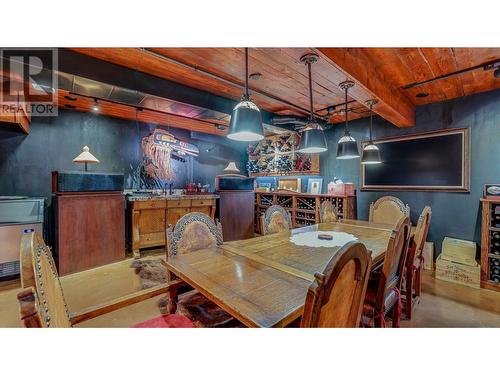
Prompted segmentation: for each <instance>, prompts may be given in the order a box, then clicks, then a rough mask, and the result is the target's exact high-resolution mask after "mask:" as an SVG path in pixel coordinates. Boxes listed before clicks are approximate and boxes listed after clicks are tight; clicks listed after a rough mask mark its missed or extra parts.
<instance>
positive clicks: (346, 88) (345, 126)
mask: <svg viewBox="0 0 500 375" xmlns="http://www.w3.org/2000/svg"><path fill="white" fill-rule="evenodd" d="M347 90H349V87H348V86H347V85H346V87H345V124H344V132H345V133H346V134H347V133H348V132H349V130H348V128H347V109H348V103H347Z"/></svg>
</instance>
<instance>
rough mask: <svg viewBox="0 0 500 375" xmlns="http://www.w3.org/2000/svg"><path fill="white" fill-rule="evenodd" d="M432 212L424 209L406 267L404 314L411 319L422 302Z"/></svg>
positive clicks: (409, 249) (412, 241)
mask: <svg viewBox="0 0 500 375" xmlns="http://www.w3.org/2000/svg"><path fill="white" fill-rule="evenodd" d="M431 217H432V210H431V208H430V207H429V206H426V207H424V209H423V210H422V213H421V214H420V217H419V219H418V223H417V226H416V228H415V234H414V235H413V238H412V239H411V241H410V246H409V248H408V256H407V258H406V267H405V283H404V285H403V286H404V291H403V297H404V298H403V302H404V312H405V316H406V318H407V319H411V316H412V311H413V308H414V306H415V305H416V304H417V303H418V302H419V300H420V294H421V292H422V272H423V269H424V255H423V254H424V245H425V241H426V239H427V234H428V233H429V226H430V224H431Z"/></svg>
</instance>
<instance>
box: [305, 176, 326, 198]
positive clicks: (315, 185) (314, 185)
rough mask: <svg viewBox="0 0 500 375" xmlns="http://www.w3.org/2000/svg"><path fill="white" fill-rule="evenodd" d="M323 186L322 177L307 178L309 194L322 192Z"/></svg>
mask: <svg viewBox="0 0 500 375" xmlns="http://www.w3.org/2000/svg"><path fill="white" fill-rule="evenodd" d="M322 187H323V179H322V178H309V179H308V180H307V192H308V193H309V194H321V188H322Z"/></svg>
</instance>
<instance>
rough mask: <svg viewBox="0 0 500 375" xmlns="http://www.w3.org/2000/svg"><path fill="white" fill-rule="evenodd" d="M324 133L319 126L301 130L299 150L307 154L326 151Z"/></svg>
mask: <svg viewBox="0 0 500 375" xmlns="http://www.w3.org/2000/svg"><path fill="white" fill-rule="evenodd" d="M327 150H328V147H327V146H326V138H325V133H324V132H323V130H321V128H312V127H311V128H309V129H305V130H304V131H303V132H302V138H301V139H300V146H299V150H298V151H299V152H303V153H307V154H316V153H319V152H324V151H327Z"/></svg>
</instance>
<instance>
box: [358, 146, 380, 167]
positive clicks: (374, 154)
mask: <svg viewBox="0 0 500 375" xmlns="http://www.w3.org/2000/svg"><path fill="white" fill-rule="evenodd" d="M361 163H363V164H380V163H382V161H381V160H380V150H379V149H378V147H377V146H376V145H375V144H373V143H368V144H367V145H366V146H365V148H364V149H363V156H362V157H361Z"/></svg>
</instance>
